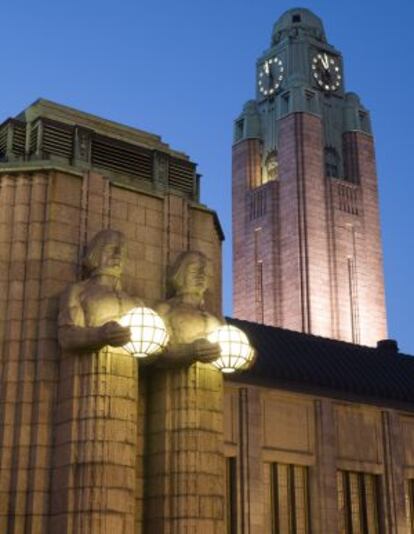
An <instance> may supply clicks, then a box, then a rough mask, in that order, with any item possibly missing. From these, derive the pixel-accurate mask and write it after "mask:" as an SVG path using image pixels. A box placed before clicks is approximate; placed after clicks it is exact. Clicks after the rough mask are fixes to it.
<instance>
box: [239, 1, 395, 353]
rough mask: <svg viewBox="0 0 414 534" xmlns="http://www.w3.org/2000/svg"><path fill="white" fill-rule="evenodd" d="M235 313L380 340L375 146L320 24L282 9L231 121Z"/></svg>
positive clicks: (358, 338) (381, 300) (308, 13)
mask: <svg viewBox="0 0 414 534" xmlns="http://www.w3.org/2000/svg"><path fill="white" fill-rule="evenodd" d="M233 243H234V245H233V246H234V251H233V252H234V254H233V258H234V259H233V274H234V315H235V316H236V317H238V318H241V319H246V320H250V321H255V322H261V323H266V324H270V325H275V326H280V327H283V328H287V329H291V330H298V331H302V332H308V333H312V334H317V335H321V336H325V337H331V338H334V339H341V340H346V341H351V342H354V343H360V344H366V345H374V344H376V342H377V341H378V340H379V339H383V338H385V337H386V336H387V327H386V312H385V297H384V280H383V266H382V247H381V237H380V223H379V212H378V190H377V177H376V166H375V154H374V142H373V137H372V132H371V126H370V118H369V113H368V111H367V110H366V109H365V108H364V107H363V105H362V104H361V102H360V100H359V97H358V96H357V95H356V94H355V93H349V92H347V91H346V90H345V82H344V65H343V59H342V56H341V53H340V52H339V51H338V50H337V49H335V48H334V47H333V46H332V45H330V44H329V43H328V42H327V39H326V36H325V31H324V28H323V24H322V21H321V20H320V19H319V18H318V17H317V16H316V15H314V14H313V13H312V12H311V11H309V10H307V9H291V10H289V11H287V12H286V13H284V14H283V15H282V16H281V17H280V19H279V20H278V21H277V22H276V24H275V26H274V28H273V33H272V40H271V45H270V48H269V49H267V50H266V51H265V52H264V53H263V55H262V56H261V57H260V58H259V59H258V61H257V65H256V98H255V99H254V100H250V101H248V102H247V103H246V104H245V106H244V108H243V111H242V113H241V115H240V116H239V117H238V118H237V120H236V121H235V127H234V146H233Z"/></svg>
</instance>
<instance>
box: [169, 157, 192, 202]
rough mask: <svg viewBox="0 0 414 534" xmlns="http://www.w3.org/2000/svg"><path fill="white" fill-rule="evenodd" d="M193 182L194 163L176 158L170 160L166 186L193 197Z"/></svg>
mask: <svg viewBox="0 0 414 534" xmlns="http://www.w3.org/2000/svg"><path fill="white" fill-rule="evenodd" d="M195 180H196V176H195V165H194V163H191V162H190V161H185V160H182V159H177V158H171V159H170V166H169V173H168V185H169V186H170V187H174V188H175V189H178V190H179V191H182V192H183V193H187V194H189V195H191V196H193V195H194V191H195Z"/></svg>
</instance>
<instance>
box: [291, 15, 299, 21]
mask: <svg viewBox="0 0 414 534" xmlns="http://www.w3.org/2000/svg"><path fill="white" fill-rule="evenodd" d="M300 20H301V19H300V15H293V17H292V22H300Z"/></svg>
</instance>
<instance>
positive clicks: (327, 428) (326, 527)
mask: <svg viewBox="0 0 414 534" xmlns="http://www.w3.org/2000/svg"><path fill="white" fill-rule="evenodd" d="M315 426H316V428H315V433H316V451H315V453H316V454H315V456H316V457H315V466H314V468H313V469H314V473H313V476H311V480H312V481H313V483H312V486H313V487H312V491H311V495H314V496H316V498H315V499H313V500H312V501H311V506H312V514H311V515H312V518H313V522H312V532H313V533H314V534H327V533H328V532H337V531H338V502H337V487H336V435H335V421H334V413H333V406H332V402H331V401H329V400H317V401H315Z"/></svg>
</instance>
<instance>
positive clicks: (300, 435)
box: [224, 381, 414, 534]
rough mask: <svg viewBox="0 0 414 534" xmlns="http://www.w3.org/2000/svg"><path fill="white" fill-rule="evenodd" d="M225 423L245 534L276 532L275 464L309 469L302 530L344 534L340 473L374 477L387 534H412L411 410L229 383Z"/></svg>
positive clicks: (413, 430) (413, 424)
mask: <svg viewBox="0 0 414 534" xmlns="http://www.w3.org/2000/svg"><path fill="white" fill-rule="evenodd" d="M224 417H225V452H226V456H227V457H233V458H235V459H236V462H237V469H238V473H239V476H238V478H237V482H236V483H237V486H238V488H237V494H238V499H237V503H234V505H235V506H236V507H237V514H236V515H237V519H238V525H239V528H240V529H241V531H242V532H252V533H257V534H259V533H260V534H271V532H273V530H272V521H274V517H275V511H274V506H275V502H274V498H275V489H274V488H272V484H271V476H270V475H271V469H272V466H274V465H281V466H289V465H290V466H295V467H296V468H297V469H299V468H301V467H302V468H306V472H307V476H308V490H307V491H308V492H309V493H308V498H309V510H307V511H306V510H305V511H304V512H303V514H304V515H308V520H309V525H308V530H303V532H310V531H312V532H313V533H314V534H326V533H328V532H329V533H331V532H332V533H334V532H341V533H342V532H345V531H343V530H341V527H340V515H339V512H338V487H337V476H338V473H339V472H346V473H348V472H349V473H364V474H368V475H374V476H376V477H377V480H378V484H379V500H380V502H379V506H378V513H379V516H380V520H381V522H382V528H383V529H384V530H383V531H384V532H387V533H393V534H397V533H398V534H409V533H410V532H411V530H410V525H411V522H410V521H413V519H414V518H413V516H412V514H413V509H411V511H410V500H411V506H412V505H413V502H412V498H413V497H412V493H411V492H410V491H409V487H408V486H409V485H408V481H409V480H413V478H414V467H413V463H414V416H413V413H412V412H411V411H404V410H403V409H396V408H390V407H387V406H381V405H369V404H363V403H360V402H347V401H341V400H335V399H332V398H328V397H322V396H315V395H311V394H301V393H294V392H289V391H283V390H278V389H276V388H274V389H273V388H262V387H258V386H249V385H242V384H237V385H235V384H231V382H229V381H227V382H226V384H225V412H224ZM296 506H297V507H298V503H297V502H296ZM299 508H300V503H299ZM300 515H301V514H300V513H299V514H298V517H299V516H300ZM279 519H280V520H281V521H283V518H279ZM301 531H302V530H301Z"/></svg>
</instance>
